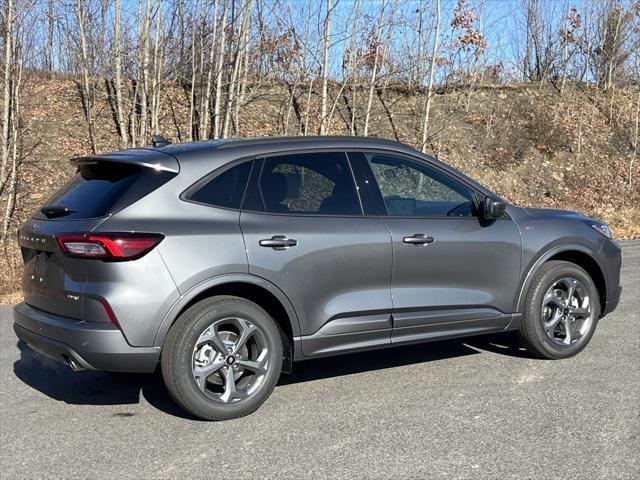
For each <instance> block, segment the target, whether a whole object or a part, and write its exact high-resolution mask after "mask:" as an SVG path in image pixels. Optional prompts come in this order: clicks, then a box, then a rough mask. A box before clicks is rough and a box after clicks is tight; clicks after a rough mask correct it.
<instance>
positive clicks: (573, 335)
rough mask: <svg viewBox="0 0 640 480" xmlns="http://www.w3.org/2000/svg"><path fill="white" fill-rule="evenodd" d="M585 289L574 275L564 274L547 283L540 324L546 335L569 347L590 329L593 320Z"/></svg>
mask: <svg viewBox="0 0 640 480" xmlns="http://www.w3.org/2000/svg"><path fill="white" fill-rule="evenodd" d="M588 292H589V291H588V289H587V287H586V285H585V284H584V283H582V282H581V281H580V280H577V279H576V278H572V277H565V278H561V279H560V280H557V281H556V282H554V283H553V285H551V287H549V289H548V290H547V293H546V294H545V296H544V299H543V301H542V312H541V313H542V326H543V328H544V331H545V333H546V334H547V337H549V339H550V340H551V341H552V342H553V343H554V344H555V345H558V346H560V347H569V346H571V345H573V344H575V343H576V342H578V341H580V339H581V338H582V337H583V336H584V335H585V334H586V333H587V332H588V331H589V328H590V327H591V323H592V322H593V319H592V315H591V311H592V309H591V302H590V298H589V293H588Z"/></svg>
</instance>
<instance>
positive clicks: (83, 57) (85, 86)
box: [76, 0, 98, 153]
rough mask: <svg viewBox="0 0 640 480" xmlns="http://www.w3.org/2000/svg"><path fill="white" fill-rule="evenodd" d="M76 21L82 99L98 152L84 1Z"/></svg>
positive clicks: (79, 3) (78, 7)
mask: <svg viewBox="0 0 640 480" xmlns="http://www.w3.org/2000/svg"><path fill="white" fill-rule="evenodd" d="M76 20H77V22H78V35H79V37H80V69H81V70H82V97H83V104H84V113H85V118H86V121H87V128H88V131H89V142H90V144H91V151H92V152H93V153H96V152H97V151H98V149H97V146H96V139H95V134H94V131H93V95H92V93H91V83H90V81H89V58H88V55H87V38H86V34H85V22H86V5H85V2H84V1H83V0H76Z"/></svg>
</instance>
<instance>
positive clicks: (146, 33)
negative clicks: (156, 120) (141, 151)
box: [139, 0, 151, 145]
mask: <svg viewBox="0 0 640 480" xmlns="http://www.w3.org/2000/svg"><path fill="white" fill-rule="evenodd" d="M150 31H151V0H146V3H145V9H144V20H143V26H142V38H141V42H142V88H141V89H140V140H139V141H140V142H141V143H140V144H141V145H144V144H146V142H147V126H148V108H149V107H148V95H149V76H150V74H149V56H150V50H151V39H150V38H149V37H150V36H151V35H150Z"/></svg>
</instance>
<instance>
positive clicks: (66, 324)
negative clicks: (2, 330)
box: [13, 303, 160, 372]
mask: <svg viewBox="0 0 640 480" xmlns="http://www.w3.org/2000/svg"><path fill="white" fill-rule="evenodd" d="M13 322H14V323H13V329H14V331H15V332H16V335H17V336H18V338H19V339H20V340H22V341H23V342H25V343H26V344H27V345H29V346H30V347H31V348H33V349H34V350H36V351H37V352H39V353H42V354H44V355H47V356H49V357H51V358H53V359H55V360H57V361H59V362H62V363H64V364H68V363H69V360H70V359H71V360H73V362H74V363H75V364H76V365H78V366H79V367H81V368H86V369H90V370H102V371H107V372H153V371H154V370H155V368H156V366H157V364H158V359H159V358H160V348H158V347H132V346H131V345H129V344H128V343H127V341H126V340H125V338H124V336H123V335H122V332H121V331H120V330H118V329H117V328H116V327H114V326H113V325H111V324H107V323H103V322H84V321H77V320H73V319H69V318H65V317H60V316H57V315H52V314H49V313H46V312H43V311H41V310H38V309H35V308H33V307H30V306H29V305H27V304H25V303H21V304H19V305H16V306H15V307H14V310H13Z"/></svg>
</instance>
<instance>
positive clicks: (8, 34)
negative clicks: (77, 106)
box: [0, 0, 13, 192]
mask: <svg viewBox="0 0 640 480" xmlns="http://www.w3.org/2000/svg"><path fill="white" fill-rule="evenodd" d="M12 50H13V0H7V3H6V4H5V11H4V58H3V62H2V66H3V70H4V78H3V100H4V105H3V109H2V165H1V166H0V192H2V191H3V190H4V185H5V183H6V179H7V168H8V165H9V147H10V141H9V119H10V116H11V52H12Z"/></svg>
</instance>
